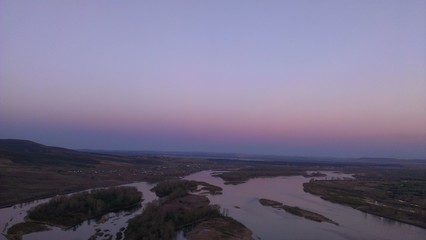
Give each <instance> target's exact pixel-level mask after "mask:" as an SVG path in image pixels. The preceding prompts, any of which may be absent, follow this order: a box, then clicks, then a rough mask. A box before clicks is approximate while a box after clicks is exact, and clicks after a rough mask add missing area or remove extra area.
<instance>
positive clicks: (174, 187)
mask: <svg viewBox="0 0 426 240" xmlns="http://www.w3.org/2000/svg"><path fill="white" fill-rule="evenodd" d="M206 188H208V189H210V190H207V189H206ZM200 189H203V191H204V190H206V191H208V192H211V193H212V194H217V191H218V190H219V187H217V186H213V185H210V184H206V183H204V182H198V181H188V180H182V179H172V180H167V181H163V182H160V183H158V184H157V185H156V186H155V187H154V188H152V191H154V192H155V193H156V195H157V196H158V197H159V199H158V200H155V201H153V202H150V203H148V204H147V205H146V207H145V209H144V211H143V212H142V213H141V214H139V215H137V216H136V217H134V218H132V219H130V220H129V224H128V226H127V228H126V231H125V234H124V235H125V239H130V240H133V239H164V240H167V239H174V238H175V237H176V233H177V231H184V233H185V235H186V238H187V239H189V240H194V239H227V240H236V239H247V240H250V239H253V238H252V232H251V231H250V230H249V229H248V228H247V227H245V226H244V225H243V224H241V223H239V222H237V221H236V220H234V219H232V218H230V217H228V216H226V214H224V213H221V209H220V207H219V206H218V205H211V204H210V201H209V199H208V198H207V197H206V196H205V195H200V194H194V193H195V192H197V191H199V190H200ZM223 212H226V211H223Z"/></svg>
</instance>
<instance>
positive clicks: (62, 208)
mask: <svg viewBox="0 0 426 240" xmlns="http://www.w3.org/2000/svg"><path fill="white" fill-rule="evenodd" d="M141 199H142V193H141V192H139V191H138V190H137V189H136V188H134V187H114V188H109V189H96V190H92V191H91V192H81V193H76V194H73V195H71V196H59V197H54V198H52V199H51V200H50V201H49V202H47V203H44V204H40V205H38V206H36V207H35V208H33V209H31V210H30V211H28V218H29V219H30V220H32V221H37V222H44V223H48V224H51V225H59V226H64V227H72V226H74V225H77V224H80V223H82V222H83V221H85V220H87V219H90V218H94V217H100V216H102V215H104V214H106V213H108V212H113V211H119V210H123V209H127V208H130V207H134V206H136V205H137V204H139V203H140V202H141Z"/></svg>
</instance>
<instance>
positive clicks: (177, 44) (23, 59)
mask: <svg viewBox="0 0 426 240" xmlns="http://www.w3.org/2000/svg"><path fill="white" fill-rule="evenodd" d="M0 138H22V139H29V140H33V141H37V142H40V143H43V144H48V145H55V146H62V147H69V148H77V149H78V148H94V149H123V150H130V149H131V150H168V151H209V152H242V153H264V154H284V155H302V156H338V157H362V156H372V157H400V158H426V1H424V0H409V1H407V0H399V1H394V0H371V1H370V0H369V1H367V0H361V1H360V0H353V1H341V0H324V1H315V0H310V1H304V0H302V1H300V0H297V1H249V0H232V1H229V0H223V1H220V0H214V1H213V0H212V1H198V0H197V1H195V0H194V1H34V0H28V1H12V0H10V1H7V0H1V1H0Z"/></svg>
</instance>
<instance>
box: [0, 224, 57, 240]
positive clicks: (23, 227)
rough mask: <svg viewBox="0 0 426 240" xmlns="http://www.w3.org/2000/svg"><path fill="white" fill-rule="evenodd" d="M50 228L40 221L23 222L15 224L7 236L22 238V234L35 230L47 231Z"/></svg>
mask: <svg viewBox="0 0 426 240" xmlns="http://www.w3.org/2000/svg"><path fill="white" fill-rule="evenodd" d="M47 230H49V228H48V227H47V226H46V225H44V224H40V223H35V222H23V223H18V224H15V225H13V226H12V227H10V228H9V229H8V230H7V238H8V239H9V240H20V239H22V235H24V234H29V233H33V232H42V231H47Z"/></svg>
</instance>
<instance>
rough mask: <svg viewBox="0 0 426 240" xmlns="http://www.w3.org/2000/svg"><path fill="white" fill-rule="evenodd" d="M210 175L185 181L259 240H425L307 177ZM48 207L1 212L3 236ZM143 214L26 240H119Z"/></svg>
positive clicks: (148, 196) (150, 196)
mask: <svg viewBox="0 0 426 240" xmlns="http://www.w3.org/2000/svg"><path fill="white" fill-rule="evenodd" d="M212 173H213V172H211V171H202V172H198V173H195V174H192V175H188V176H186V177H185V179H188V180H197V181H204V182H208V183H210V184H213V185H216V186H220V187H222V188H223V194H222V195H215V196H208V197H209V199H210V201H211V203H212V204H218V205H220V206H221V207H222V209H225V210H224V212H226V213H227V214H228V215H229V216H230V217H233V218H234V219H236V220H238V221H239V222H241V223H243V224H244V225H246V226H247V227H248V228H249V229H251V230H252V231H253V236H254V237H255V239H267V240H274V239H276V240H280V239H327V240H338V239H347V240H352V239H353V240H355V239H357V240H359V239H366V240H367V239H376V240H385V239H386V240H388V239H390V240H391V239H395V240H396V239H411V240H416V239H419V240H420V239H421V240H424V239H426V229H422V228H419V227H415V226H411V225H408V224H404V223H399V222H396V221H392V220H388V219H385V218H382V217H377V216H374V215H370V214H366V213H363V212H360V211H358V210H355V209H353V208H351V207H347V206H343V205H340V204H334V203H331V202H328V201H325V200H322V199H321V198H319V197H317V196H314V195H311V194H309V193H305V192H304V191H303V183H304V182H307V181H309V180H310V178H305V177H303V176H291V177H273V178H256V179H251V180H249V181H247V182H246V183H243V184H239V185H225V184H224V182H223V180H222V179H220V178H217V177H213V176H212ZM323 173H325V174H327V177H328V178H344V177H351V175H348V174H342V173H335V172H323ZM126 186H135V187H137V188H138V190H139V191H141V192H142V193H143V198H144V201H143V204H142V205H144V204H146V203H148V202H150V201H152V200H154V199H156V196H155V194H154V193H153V192H151V191H150V189H151V188H152V187H153V185H151V184H148V183H146V182H138V183H132V184H126ZM260 198H267V199H271V200H275V201H279V202H282V203H283V204H286V205H290V206H298V207H300V208H303V209H306V210H309V211H312V212H316V213H319V214H321V215H324V216H325V217H327V218H330V219H331V220H333V221H335V222H337V223H339V225H338V226H336V225H333V224H330V223H324V222H323V223H318V222H314V221H311V220H308V219H305V218H302V217H299V216H295V215H291V214H289V213H286V212H285V211H283V210H278V209H274V208H272V207H266V206H262V205H261V204H260V203H259V202H258V200H259V199H260ZM46 201H48V199H43V200H38V201H34V202H30V203H24V204H17V205H15V206H12V207H9V208H2V209H0V231H1V233H3V234H5V233H6V232H7V229H8V227H10V226H12V225H13V224H16V223H18V222H22V221H23V219H24V217H25V215H26V211H27V210H28V209H30V208H31V207H33V206H36V205H38V204H40V203H43V202H46ZM142 211H143V207H142V208H139V209H134V210H132V211H123V212H119V213H110V214H108V215H106V216H104V217H103V218H102V219H101V221H95V220H91V221H86V222H84V223H83V224H81V225H80V226H78V227H75V228H73V229H68V230H62V229H60V228H56V227H52V228H51V230H50V231H45V232H38V233H31V234H27V235H24V237H23V239H25V240H38V239H61V240H68V239H69V240H77V239H88V238H89V237H90V236H92V235H93V234H95V233H96V231H100V232H102V235H103V236H102V237H98V238H97V239H115V238H116V233H117V232H119V231H120V229H122V228H123V227H125V226H126V225H127V221H128V220H129V219H130V218H132V217H133V216H135V215H137V214H140V213H141V212H142ZM180 238H181V239H182V238H183V237H180ZM0 239H1V238H0Z"/></svg>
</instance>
